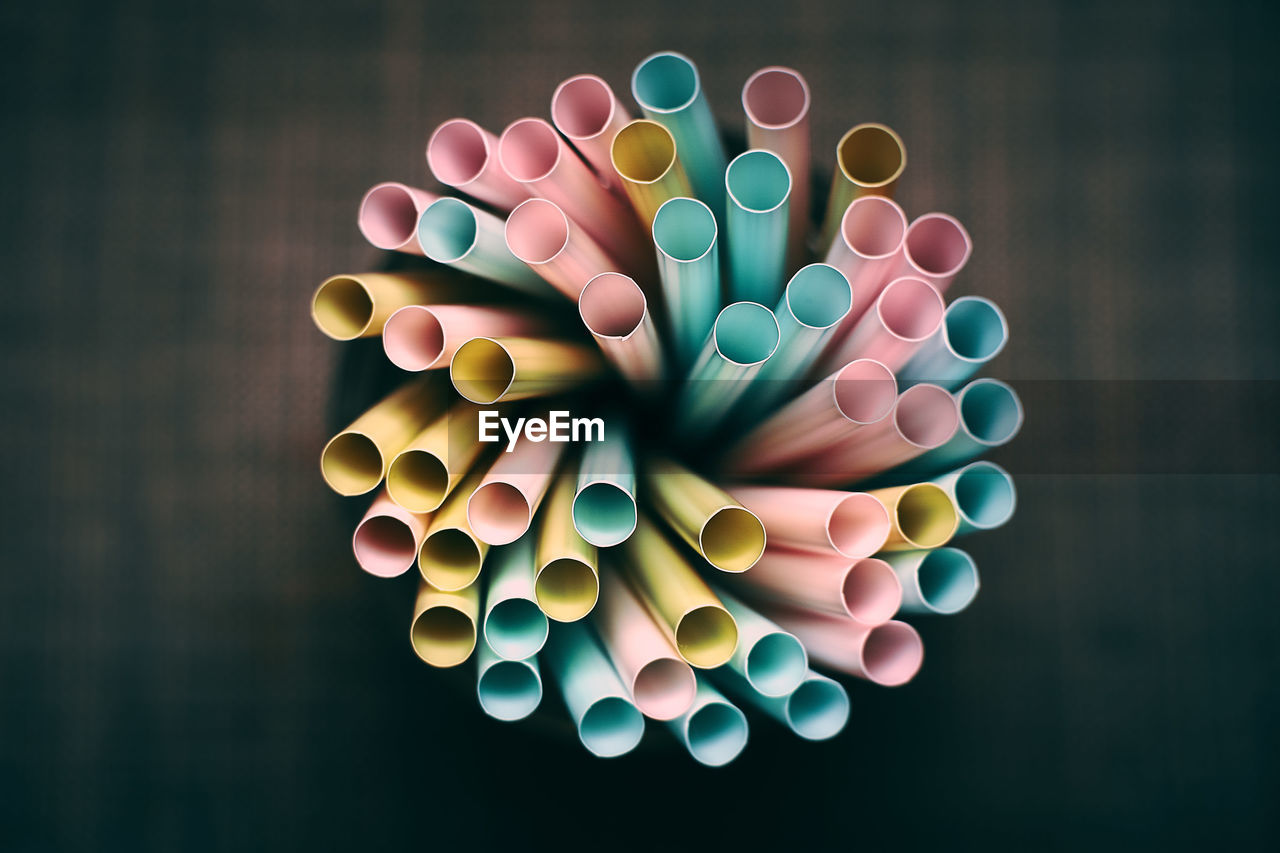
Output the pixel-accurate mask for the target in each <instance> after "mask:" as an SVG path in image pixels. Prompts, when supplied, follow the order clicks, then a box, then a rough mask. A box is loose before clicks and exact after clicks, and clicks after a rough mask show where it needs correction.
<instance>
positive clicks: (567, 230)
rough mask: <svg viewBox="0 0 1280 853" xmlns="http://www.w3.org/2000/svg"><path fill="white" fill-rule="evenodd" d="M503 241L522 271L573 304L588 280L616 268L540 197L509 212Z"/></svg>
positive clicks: (565, 217)
mask: <svg viewBox="0 0 1280 853" xmlns="http://www.w3.org/2000/svg"><path fill="white" fill-rule="evenodd" d="M505 240H506V246H507V248H508V249H510V251H511V254H512V256H513V257H516V258H519V259H520V260H521V261H522V262H523V263H524V264H526V265H527V270H526V271H532V272H533V273H535V274H536V275H538V276H540V277H541V278H543V279H545V280H546V281H547V283H548V284H550V285H551V286H552V287H554V288H555V289H556V290H558V291H560V292H561V293H562V294H564V295H565V296H567V297H569V298H570V299H572V300H574V301H575V302H576V301H577V300H578V297H579V296H580V295H581V294H582V289H583V288H584V287H586V285H587V282H588V281H590V280H591V279H592V278H594V277H595V276H597V275H600V274H601V273H603V272H609V271H610V270H614V269H617V267H618V265H617V263H615V262H614V261H613V260H611V259H610V258H609V257H608V256H607V255H606V254H605V253H604V250H603V249H601V248H600V247H599V246H598V245H596V243H595V241H593V240H592V239H591V238H590V237H589V236H587V234H586V233H585V232H584V231H583V230H582V229H580V228H578V227H577V225H575V224H574V223H572V222H570V221H569V217H568V216H566V215H565V213H564V211H563V210H561V209H560V208H559V207H558V206H556V205H555V204H553V203H551V202H549V201H547V200H546V199H544V198H531V199H529V200H528V201H526V202H525V203H524V204H522V205H520V206H519V207H517V208H516V209H515V210H513V211H511V216H510V217H509V218H508V219H507V225H506V236H505Z"/></svg>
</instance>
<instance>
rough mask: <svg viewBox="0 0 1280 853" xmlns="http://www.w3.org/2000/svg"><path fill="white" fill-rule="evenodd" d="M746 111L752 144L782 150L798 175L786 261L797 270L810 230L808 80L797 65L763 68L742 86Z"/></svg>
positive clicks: (748, 134)
mask: <svg viewBox="0 0 1280 853" xmlns="http://www.w3.org/2000/svg"><path fill="white" fill-rule="evenodd" d="M742 111H743V113H745V114H746V118H747V147H748V148H764V149H767V150H769V151H772V152H773V153H775V154H777V155H778V156H779V157H781V158H782V162H784V163H786V164H787V170H788V171H789V172H790V173H791V175H792V178H793V183H792V186H791V203H790V205H789V208H788V223H787V265H786V269H787V270H793V269H796V268H797V267H799V266H800V265H801V264H802V263H803V260H802V259H803V258H804V253H805V238H806V236H807V234H808V231H809V181H808V176H809V168H810V167H809V84H808V83H807V82H805V79H804V77H803V76H802V75H801V74H800V72H799V71H796V70H794V69H792V68H783V67H781V66H771V67H769V68H761V69H760V70H759V71H757V72H756V73H754V74H752V75H751V76H750V77H748V78H747V82H746V83H745V84H743V86H742Z"/></svg>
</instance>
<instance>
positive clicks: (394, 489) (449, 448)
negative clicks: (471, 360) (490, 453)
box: [387, 402, 484, 512]
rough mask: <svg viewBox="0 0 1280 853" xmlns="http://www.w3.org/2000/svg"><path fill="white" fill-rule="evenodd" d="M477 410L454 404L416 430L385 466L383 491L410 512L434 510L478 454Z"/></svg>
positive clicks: (480, 445)
mask: <svg viewBox="0 0 1280 853" xmlns="http://www.w3.org/2000/svg"><path fill="white" fill-rule="evenodd" d="M478 412H479V410H478V409H477V408H476V407H475V406H473V405H471V404H470V403H465V402H460V403H455V404H454V405H453V406H452V407H451V408H450V409H449V411H447V412H445V413H444V414H443V415H441V416H440V417H439V418H437V419H436V420H434V421H432V422H431V423H430V424H429V425H428V426H427V427H426V428H425V429H423V430H422V432H420V433H418V434H417V435H416V436H415V437H414V438H413V439H412V440H411V441H410V442H409V443H408V445H406V446H405V448H404V449H403V450H401V451H400V452H399V453H397V454H396V456H395V458H394V459H392V460H391V464H390V465H389V466H388V467H387V494H388V495H390V496H391V499H392V500H393V501H395V502H396V503H397V504H399V505H400V506H402V507H404V508H405V509H407V510H409V511H410V512H434V511H435V510H437V509H439V508H440V504H442V503H444V499H445V498H446V497H448V495H449V493H450V492H451V491H453V488H454V487H455V486H457V485H458V482H459V481H460V480H461V479H462V477H463V475H464V474H466V473H467V471H468V470H469V469H470V468H471V466H472V464H473V463H474V462H475V461H476V458H477V457H478V456H479V455H480V451H481V448H483V446H484V445H482V444H480V442H479V440H478V439H477V436H476V426H477V424H476V419H477V415H478Z"/></svg>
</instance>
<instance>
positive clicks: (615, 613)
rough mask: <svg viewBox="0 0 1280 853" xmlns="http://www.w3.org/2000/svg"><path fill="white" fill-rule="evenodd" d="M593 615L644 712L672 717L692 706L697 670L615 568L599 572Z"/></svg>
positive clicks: (622, 674) (610, 652)
mask: <svg viewBox="0 0 1280 853" xmlns="http://www.w3.org/2000/svg"><path fill="white" fill-rule="evenodd" d="M592 620H593V622H594V623H595V626H596V630H598V631H599V632H600V639H601V641H602V642H603V643H604V648H605V650H606V651H607V652H608V654H609V659H610V660H612V661H613V666H614V669H616V670H617V671H618V675H619V676H620V677H621V678H622V683H623V684H625V685H626V686H627V689H628V690H629V691H630V693H631V697H632V700H633V701H634V702H635V703H636V707H637V708H639V709H640V711H641V713H643V714H644V715H645V716H646V717H651V718H653V719H655V720H671V719H674V718H676V717H678V716H680V715H681V714H683V713H684V712H685V711H687V710H689V706H690V705H692V704H693V697H694V692H695V691H696V690H697V680H696V679H695V677H694V674H693V669H691V668H690V666H689V664H687V663H685V661H684V659H683V658H681V657H680V653H679V652H677V651H676V648H675V646H673V645H672V644H671V639H670V638H669V637H668V636H667V635H666V634H665V633H663V631H662V629H661V628H659V627H658V625H657V623H656V622H654V620H653V616H651V615H650V613H649V611H648V610H646V609H645V607H644V605H643V604H641V603H640V600H639V599H638V598H636V596H635V593H633V592H632V591H631V589H630V588H629V587H628V586H627V584H626V582H625V581H623V580H622V579H621V577H619V576H618V575H617V574H616V573H615V572H605V573H604V574H603V575H601V577H600V603H599V605H598V606H597V607H596V609H595V612H594V613H593V614H592Z"/></svg>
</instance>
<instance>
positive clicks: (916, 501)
mask: <svg viewBox="0 0 1280 853" xmlns="http://www.w3.org/2000/svg"><path fill="white" fill-rule="evenodd" d="M895 511H896V513H897V517H898V529H899V530H900V531H902V537H903V538H904V539H905V540H906V541H907V544H908V545H911V546H912V547H913V548H937V547H938V546H939V545H942V544H945V543H946V541H947V540H948V539H950V538H951V536H952V534H954V533H955V532H956V525H957V524H958V523H959V521H960V519H959V517H958V516H957V515H956V508H955V504H953V503H952V502H951V498H950V497H949V496H948V495H947V493H946V492H945V491H943V490H942V489H941V488H940V487H939V486H935V485H934V484H933V483H917V484H916V485H914V486H910V487H909V488H907V489H906V490H904V491H903V492H902V494H901V495H900V496H899V497H898V505H897V508H896V510H895Z"/></svg>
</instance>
